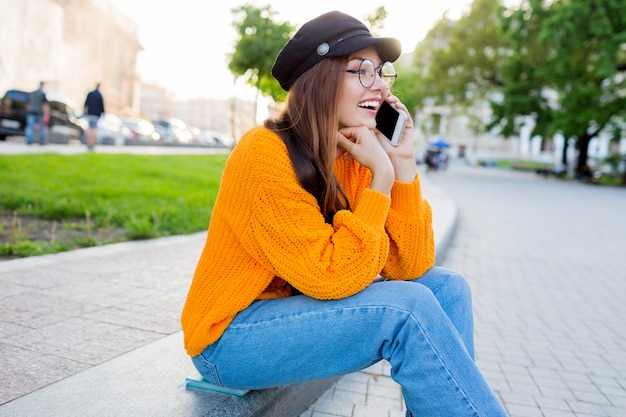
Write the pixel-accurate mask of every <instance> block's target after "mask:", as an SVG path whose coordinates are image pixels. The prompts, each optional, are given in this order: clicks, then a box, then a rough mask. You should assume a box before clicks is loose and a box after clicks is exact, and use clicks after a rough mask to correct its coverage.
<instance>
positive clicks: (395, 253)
mask: <svg viewBox="0 0 626 417" xmlns="http://www.w3.org/2000/svg"><path fill="white" fill-rule="evenodd" d="M335 175H336V176H337V179H338V180H339V182H340V184H341V186H342V187H343V190H344V191H345V193H346V195H347V197H348V199H349V200H350V204H351V207H352V211H348V210H342V211H339V212H337V213H336V214H335V217H334V221H333V222H334V224H333V225H329V224H327V223H325V222H324V217H323V216H322V214H321V213H320V207H319V206H318V204H317V201H316V199H315V198H314V197H313V196H312V195H311V194H309V193H308V192H306V191H305V190H304V189H303V188H302V187H301V186H300V184H299V183H298V179H297V177H296V174H295V172H294V170H293V167H292V164H291V160H290V159H289V154H288V152H287V148H286V146H285V145H284V143H283V141H282V140H281V139H280V137H279V136H278V135H276V134H275V133H273V132H272V131H270V130H268V129H266V128H264V127H256V128H254V129H252V130H250V131H249V132H247V133H246V134H245V135H244V136H243V137H242V138H241V140H240V142H239V143H238V144H237V146H236V147H235V148H234V149H233V151H232V153H231V155H230V157H229V159H228V162H227V163H226V167H225V169H224V174H223V177H222V182H221V186H220V190H219V193H218V196H217V200H216V202H215V206H214V208H213V212H212V215H211V222H210V225H209V230H208V235H207V240H206V244H205V246H204V249H203V251H202V254H201V256H200V259H199V261H198V265H197V267H196V270H195V273H194V277H193V280H192V283H191V287H190V289H189V293H188V295H187V300H186V303H185V307H184V309H183V312H182V317H181V323H182V329H183V332H184V336H185V349H186V350H187V353H188V354H189V355H191V356H195V355H198V354H200V353H201V352H202V351H203V350H204V349H205V348H206V347H207V346H208V345H210V344H211V343H213V342H215V341H216V340H217V339H218V338H219V337H220V336H221V335H222V333H223V332H224V330H225V329H226V327H227V326H228V324H229V323H230V322H231V320H232V319H233V317H234V316H235V315H236V314H237V313H238V312H239V311H241V310H243V309H245V308H246V307H248V306H249V305H250V304H251V303H252V302H253V301H254V300H256V299H259V298H271V297H285V296H289V295H290V289H291V287H293V288H296V289H297V290H299V291H300V292H302V293H303V294H306V295H308V296H310V297H314V298H318V299H339V298H344V297H348V296H350V295H353V294H355V293H357V292H359V291H361V290H363V289H364V288H365V287H367V286H368V285H369V284H371V283H372V281H373V280H374V279H375V278H376V276H378V275H379V274H380V275H383V276H385V277H386V278H388V279H413V278H416V277H419V276H421V275H422V274H423V273H424V272H426V270H428V269H429V268H430V267H431V266H433V265H434V261H435V245H434V239H433V231H432V214H431V209H430V205H429V204H428V202H427V201H426V200H425V199H424V198H423V197H422V194H421V188H420V182H419V178H416V179H415V181H413V182H412V183H401V182H398V181H396V182H395V184H394V186H393V188H392V190H391V198H390V197H389V196H386V195H383V194H381V193H379V192H376V191H373V190H371V189H369V188H367V187H368V185H369V183H370V180H371V174H370V171H369V170H368V169H367V168H365V167H363V166H361V165H360V164H359V163H358V162H356V161H355V160H354V159H352V158H338V159H337V161H336V164H335ZM286 283H288V284H289V285H286Z"/></svg>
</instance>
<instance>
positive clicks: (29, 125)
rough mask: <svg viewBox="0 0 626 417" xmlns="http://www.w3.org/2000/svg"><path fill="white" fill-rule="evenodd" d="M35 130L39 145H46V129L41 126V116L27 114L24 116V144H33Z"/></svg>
mask: <svg viewBox="0 0 626 417" xmlns="http://www.w3.org/2000/svg"><path fill="white" fill-rule="evenodd" d="M35 130H37V133H38V136H39V143H40V144H41V145H43V144H45V143H46V134H45V132H46V127H45V126H44V125H43V116H42V115H40V114H27V115H26V132H25V133H26V143H27V144H29V145H30V144H31V143H33V139H34V136H35Z"/></svg>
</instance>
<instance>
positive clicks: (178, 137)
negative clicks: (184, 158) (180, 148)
mask: <svg viewBox="0 0 626 417" xmlns="http://www.w3.org/2000/svg"><path fill="white" fill-rule="evenodd" d="M152 124H154V126H155V127H156V129H157V131H158V132H159V134H160V135H161V140H162V141H163V142H164V143H166V144H172V145H179V144H190V143H191V142H192V141H193V134H192V133H191V131H190V130H189V128H188V127H187V124H186V123H185V122H183V121H182V120H180V119H176V118H173V117H171V118H169V119H165V120H162V119H160V120H153V121H152Z"/></svg>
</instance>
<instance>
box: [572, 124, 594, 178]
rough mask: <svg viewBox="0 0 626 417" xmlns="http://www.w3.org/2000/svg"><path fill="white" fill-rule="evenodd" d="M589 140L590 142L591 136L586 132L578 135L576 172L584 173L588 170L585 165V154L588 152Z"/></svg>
mask: <svg viewBox="0 0 626 417" xmlns="http://www.w3.org/2000/svg"><path fill="white" fill-rule="evenodd" d="M589 142H591V136H590V135H588V134H587V133H584V134H583V135H580V136H579V137H578V141H577V145H578V146H577V147H578V161H577V162H576V173H577V174H586V173H588V172H589V168H588V167H587V156H588V154H589Z"/></svg>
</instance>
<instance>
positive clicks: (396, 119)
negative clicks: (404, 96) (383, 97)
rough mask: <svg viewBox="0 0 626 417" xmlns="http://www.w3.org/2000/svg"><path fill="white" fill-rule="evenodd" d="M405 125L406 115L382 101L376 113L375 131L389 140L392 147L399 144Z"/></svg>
mask: <svg viewBox="0 0 626 417" xmlns="http://www.w3.org/2000/svg"><path fill="white" fill-rule="evenodd" d="M405 124H406V114H405V113H404V112H403V111H400V110H397V109H396V108H395V107H393V106H392V105H391V104H389V103H387V102H386V101H383V102H382V104H381V105H380V108H379V109H378V113H376V129H378V131H379V132H380V133H382V134H383V135H384V136H385V137H386V138H387V139H389V142H391V144H392V145H393V146H398V145H399V144H400V139H401V138H402V132H403V131H404V125H405Z"/></svg>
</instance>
